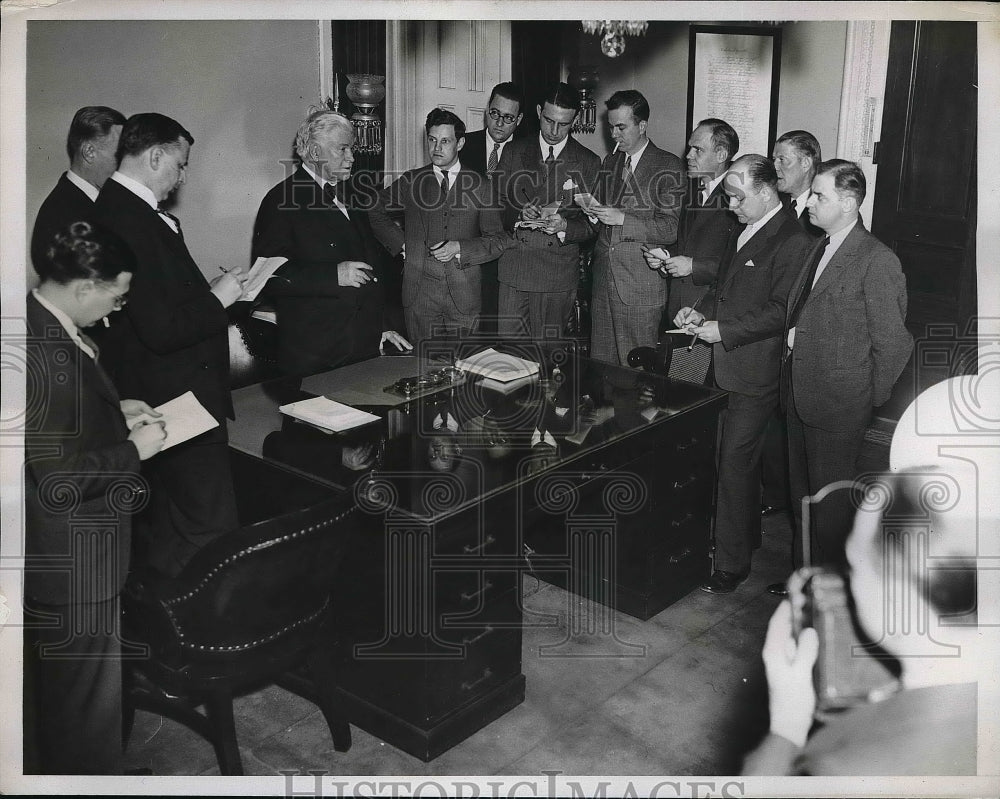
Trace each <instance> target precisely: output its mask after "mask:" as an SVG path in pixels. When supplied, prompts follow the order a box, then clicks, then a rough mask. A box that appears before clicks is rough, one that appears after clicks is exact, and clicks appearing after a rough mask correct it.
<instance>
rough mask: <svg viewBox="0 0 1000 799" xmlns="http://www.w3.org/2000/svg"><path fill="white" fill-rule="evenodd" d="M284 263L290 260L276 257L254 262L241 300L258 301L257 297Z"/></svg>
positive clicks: (259, 259)
mask: <svg viewBox="0 0 1000 799" xmlns="http://www.w3.org/2000/svg"><path fill="white" fill-rule="evenodd" d="M284 263H288V259H287V258H283V257H281V256H280V255H275V256H273V257H271V258H263V257H261V258H258V259H257V260H256V261H254V262H253V266H251V267H250V273H249V275H248V276H247V282H246V283H245V284H244V285H243V294H242V296H241V297H240V299H241V300H255V299H257V295H258V294H260V292H261V290H262V289H263V288H264V284H265V283H267V281H268V280H270V279H271V276H272V275H274V273H275V271H277V269H278V267H279V266H281V265H282V264H284Z"/></svg>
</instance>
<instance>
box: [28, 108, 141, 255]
mask: <svg viewBox="0 0 1000 799" xmlns="http://www.w3.org/2000/svg"><path fill="white" fill-rule="evenodd" d="M124 124H125V117H124V116H123V115H122V114H121V113H120V112H118V111H115V109H113V108H108V107H107V106H103V105H88V106H84V107H83V108H81V109H80V110H79V111H77V112H76V113H75V114H74V115H73V121H72V122H71V123H70V126H69V135H68V136H67V137H66V152H67V154H68V155H69V169H68V170H67V171H66V172H64V173H63V175H62V177H61V178H59V181H58V182H57V183H56V185H55V188H53V189H52V191H51V192H49V196H48V197H46V198H45V201H44V202H43V203H42V205H41V207H40V208H39V209H38V216H36V217H35V227H34V229H33V230H32V232H31V262H32V263H33V264H35V265H36V269H37V264H39V263H40V262H41V261H42V260H43V259H44V258H45V252H46V250H47V249H48V247H49V246H50V245H51V244H52V239H53V238H54V236H55V234H56V233H58V232H60V231H64V230H66V228H67V227H68V226H69V225H70V224H71V223H73V222H89V221H91V220H93V218H94V201H95V200H97V194H98V192H99V191H100V190H101V186H103V185H104V181H106V180H107V179H108V178H109V177H111V174H112V173H113V172H114V171H115V169H116V168H117V167H118V161H117V160H116V158H115V151H116V150H117V149H118V137H119V136H120V135H121V132H122V125H124Z"/></svg>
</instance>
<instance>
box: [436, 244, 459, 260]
mask: <svg viewBox="0 0 1000 799" xmlns="http://www.w3.org/2000/svg"><path fill="white" fill-rule="evenodd" d="M461 254H462V246H461V245H460V244H459V243H458V242H457V241H442V242H441V243H440V244H438V245H437V247H434V248H433V249H432V250H431V255H433V256H434V257H435V258H436V259H437V260H439V261H440V262H441V263H445V262H446V261H450V260H451V259H452V258H454V257H455V256H457V255H461Z"/></svg>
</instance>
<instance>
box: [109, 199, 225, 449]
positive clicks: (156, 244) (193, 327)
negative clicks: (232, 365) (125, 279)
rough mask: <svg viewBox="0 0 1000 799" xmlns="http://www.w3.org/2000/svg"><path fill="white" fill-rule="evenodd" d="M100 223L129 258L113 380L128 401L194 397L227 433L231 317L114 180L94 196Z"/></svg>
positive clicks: (161, 227)
mask: <svg viewBox="0 0 1000 799" xmlns="http://www.w3.org/2000/svg"><path fill="white" fill-rule="evenodd" d="M95 207H96V210H97V214H98V220H99V221H101V222H103V223H104V224H105V225H106V226H107V227H109V228H110V229H112V230H113V231H114V232H116V233H117V234H118V235H119V236H121V237H122V238H123V239H124V240H125V242H126V243H127V244H128V245H129V246H130V247H131V248H132V251H133V252H134V253H135V256H136V260H137V261H138V263H139V268H138V269H137V270H136V273H135V274H134V275H133V276H132V283H131V286H130V288H129V293H128V305H126V306H125V309H124V311H123V312H122V313H118V314H113V315H112V317H111V319H112V326H113V331H114V338H115V350H114V352H113V353H109V356H108V360H109V361H110V360H113V361H114V369H113V371H112V376H113V377H114V380H115V384H116V385H117V386H118V388H119V390H120V391H121V392H122V393H123V394H125V396H129V397H142V398H143V399H144V400H145V401H146V402H148V403H149V404H150V405H154V406H155V405H159V404H161V403H163V402H166V401H167V400H170V399H173V398H174V397H176V396H178V395H180V394H183V393H184V392H186V391H189V390H190V391H192V392H194V395H195V396H196V397H197V398H198V401H199V402H201V404H202V405H204V406H205V409H206V410H207V411H208V412H209V413H210V414H212V416H214V417H215V418H216V420H217V421H218V422H219V423H220V424H221V425H222V429H223V430H225V425H226V422H225V420H226V417H227V416H228V417H230V418H231V417H232V415H233V404H232V399H231V397H230V395H229V338H228V332H227V327H228V324H229V318H228V315H227V313H226V309H225V308H223V307H222V304H221V303H220V302H219V301H218V300H217V299H216V297H215V295H213V294H212V293H211V291H210V290H209V285H208V281H207V280H206V279H205V276H204V275H203V274H202V272H201V270H200V269H199V268H198V265H197V264H196V263H195V262H194V259H193V258H192V257H191V253H189V252H188V248H187V246H186V245H185V243H184V238H183V236H181V235H180V234H178V233H175V232H174V231H173V230H172V229H171V228H170V226H169V225H167V223H166V222H165V221H164V220H163V218H162V217H161V216H160V215H159V214H158V213H157V212H156V211H155V210H154V209H153V208H151V207H150V206H149V205H148V204H147V203H146V202H145V201H143V200H142V199H140V198H139V197H137V196H136V195H135V194H133V193H132V192H131V191H129V190H128V189H127V188H125V187H124V186H122V185H121V184H120V183H118V182H117V181H115V180H114V179H109V180H108V181H107V182H106V183H105V184H104V186H103V187H102V188H101V193H100V195H99V196H98V198H97V203H96V206H95Z"/></svg>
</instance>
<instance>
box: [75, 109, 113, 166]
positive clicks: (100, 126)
mask: <svg viewBox="0 0 1000 799" xmlns="http://www.w3.org/2000/svg"><path fill="white" fill-rule="evenodd" d="M115 125H122V126H124V125H125V115H124V114H123V113H122V112H121V111H115V109H113V108H108V106H106V105H85V106H84V107H83V108H81V109H80V110H79V111H77V112H76V113H75V114H73V121H72V122H70V123H69V135H68V136H67V137H66V154H67V155H68V156H69V160H70V161H72V160H73V159H74V158H76V156H77V153H79V152H80V148H81V147H83V145H84V144H86V143H87V142H89V141H94V140H95V139H103V138H104V137H105V136H107V135H108V133H110V132H111V128H113V127H114V126H115Z"/></svg>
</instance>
